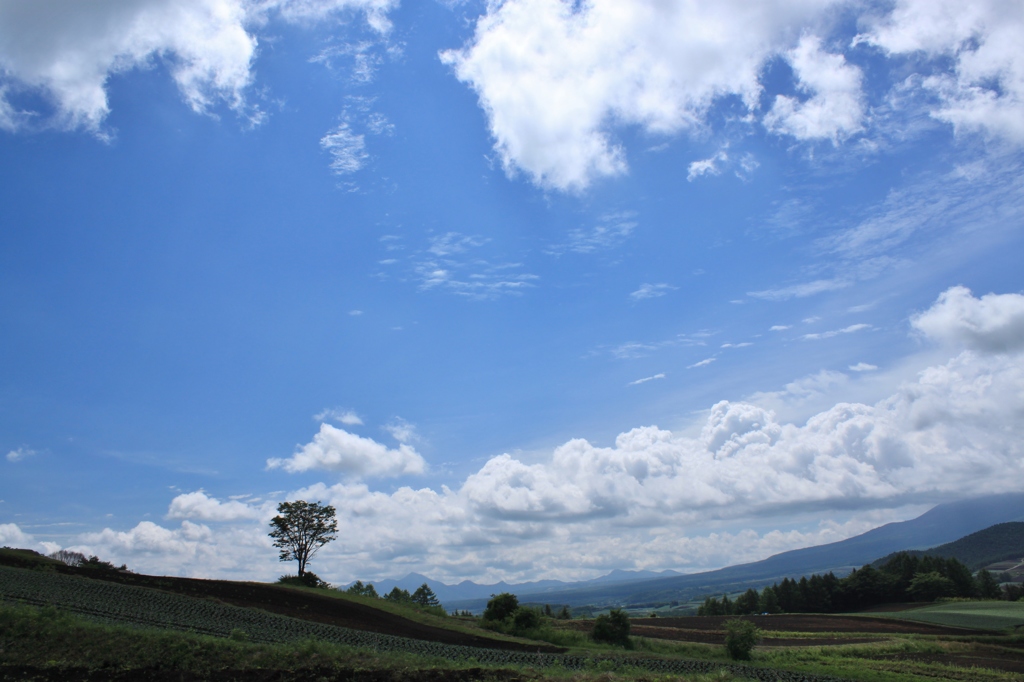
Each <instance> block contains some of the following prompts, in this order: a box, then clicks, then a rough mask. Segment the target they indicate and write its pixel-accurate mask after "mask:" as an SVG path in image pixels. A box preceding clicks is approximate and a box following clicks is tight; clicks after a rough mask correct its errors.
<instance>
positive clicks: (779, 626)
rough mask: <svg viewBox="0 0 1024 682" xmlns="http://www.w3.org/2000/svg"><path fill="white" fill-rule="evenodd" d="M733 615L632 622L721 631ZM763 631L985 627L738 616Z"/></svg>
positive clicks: (927, 631)
mask: <svg viewBox="0 0 1024 682" xmlns="http://www.w3.org/2000/svg"><path fill="white" fill-rule="evenodd" d="M734 617H735V616H687V617H683V618H638V619H635V620H633V621H632V623H633V626H634V627H637V626H648V627H654V628H678V629H682V630H718V631H724V629H725V621H727V620H729V619H731V618H734ZM742 618H743V619H744V620H750V621H753V622H754V624H755V625H757V627H759V628H761V629H762V630H767V631H774V632H779V631H784V632H864V633H871V634H917V635H949V636H957V635H987V634H991V633H990V632H988V631H985V630H968V629H965V628H954V627H948V626H945V625H932V624H930V623H915V622H913V621H907V620H895V619H891V618H871V617H860V616H857V617H854V616H842V615H824V614H821V615H819V614H801V613H780V614H777V615H774V616H742Z"/></svg>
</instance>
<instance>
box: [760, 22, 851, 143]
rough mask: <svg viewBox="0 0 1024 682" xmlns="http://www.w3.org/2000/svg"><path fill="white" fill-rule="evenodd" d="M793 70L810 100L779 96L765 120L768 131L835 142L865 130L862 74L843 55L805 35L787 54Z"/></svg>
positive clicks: (798, 84)
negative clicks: (828, 49)
mask: <svg viewBox="0 0 1024 682" xmlns="http://www.w3.org/2000/svg"><path fill="white" fill-rule="evenodd" d="M786 59H787V60H788V61H789V63H790V65H791V66H792V67H793V72H794V74H795V75H796V79H797V88H798V89H799V90H800V91H801V92H803V93H806V94H808V95H810V98H809V99H807V100H806V101H800V100H799V99H797V98H794V97H788V96H786V95H778V96H776V98H775V103H774V104H773V105H772V108H771V111H769V112H768V113H767V114H766V115H765V117H764V125H765V127H766V128H768V130H770V131H772V132H775V133H780V134H785V135H792V136H793V137H795V138H796V139H798V140H816V139H822V138H828V139H831V140H832V142H833V143H838V141H839V140H841V139H843V138H845V137H848V136H850V135H852V134H853V133H856V132H859V131H860V130H862V128H863V126H862V125H861V121H862V120H863V118H864V104H863V102H862V101H861V100H862V94H861V80H862V74H861V71H860V69H858V68H857V67H855V66H850V65H849V64H847V63H846V59H845V58H844V57H843V55H841V54H830V53H828V52H825V51H824V50H822V47H821V39H820V38H818V37H817V36H813V35H805V36H803V37H802V38H801V39H800V43H799V44H798V45H797V46H796V47H795V48H794V49H792V50H790V51H789V52H787V53H786Z"/></svg>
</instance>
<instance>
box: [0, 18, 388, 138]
mask: <svg viewBox="0 0 1024 682" xmlns="http://www.w3.org/2000/svg"><path fill="white" fill-rule="evenodd" d="M394 5H397V0H395V1H391V2H384V1H382V0H325V1H318V2H314V1H312V0H101V1H98V2H65V1H64V0H34V1H33V2H21V1H20V0H2V1H0V70H2V72H3V81H4V82H3V83H2V85H3V88H2V89H0V97H2V105H0V125H2V126H3V127H5V128H7V129H8V130H11V129H16V128H18V127H19V126H20V125H22V124H23V123H25V122H26V121H32V120H37V119H38V115H37V114H38V112H26V111H21V110H19V109H17V108H15V107H14V106H13V105H12V103H11V97H12V96H17V95H19V94H21V93H24V92H29V93H39V94H42V95H43V96H45V97H46V98H48V99H49V100H51V101H52V103H53V105H54V107H55V115H54V117H53V120H52V123H53V124H55V125H57V126H59V127H62V128H65V129H75V128H81V129H85V130H89V131H92V132H95V133H98V134H102V132H101V131H102V123H103V121H104V119H105V118H106V117H107V115H108V114H109V113H110V104H109V100H108V96H107V87H108V83H109V80H110V77H111V76H112V75H115V74H118V73H122V72H125V71H130V70H132V69H136V68H148V67H150V66H151V65H152V64H153V63H154V62H155V61H156V60H162V61H163V63H165V64H166V65H167V67H168V69H169V70H170V73H171V76H172V78H173V79H174V81H175V83H176V85H177V86H178V90H179V91H180V92H181V95H182V97H183V98H184V99H185V101H186V102H187V103H188V105H189V106H190V107H191V108H192V109H193V110H195V111H196V112H200V113H202V112H208V111H210V110H211V109H213V108H214V107H215V106H216V105H217V104H224V105H226V106H227V107H229V108H230V109H233V110H235V111H236V112H238V113H240V114H242V115H245V116H247V117H249V118H250V119H251V120H253V121H256V120H258V119H259V117H260V114H259V112H258V110H256V109H255V108H253V107H252V106H251V105H250V104H249V103H247V101H246V91H247V89H248V88H249V86H250V85H251V84H252V82H253V69H252V65H253V61H254V59H255V56H256V46H257V39H256V37H255V35H254V34H253V32H252V29H253V28H254V27H255V26H258V25H260V24H262V23H263V22H265V21H266V20H267V19H268V18H269V17H271V16H274V15H278V16H280V17H282V18H283V19H284V20H286V21H300V20H301V21H314V20H320V19H324V18H326V17H327V16H329V15H331V14H333V13H337V12H341V11H359V12H363V13H364V14H365V15H366V17H367V19H368V21H369V23H370V24H371V26H373V27H374V28H375V29H376V30H378V31H386V29H387V28H388V25H387V19H386V13H387V11H388V10H390V9H391V8H392V7H393V6H394Z"/></svg>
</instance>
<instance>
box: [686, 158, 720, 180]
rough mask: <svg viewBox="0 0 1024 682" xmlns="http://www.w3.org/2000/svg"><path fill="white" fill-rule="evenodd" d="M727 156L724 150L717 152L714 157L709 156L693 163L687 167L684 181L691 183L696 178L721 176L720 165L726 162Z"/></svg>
mask: <svg viewBox="0 0 1024 682" xmlns="http://www.w3.org/2000/svg"><path fill="white" fill-rule="evenodd" d="M728 160H729V155H728V153H726V152H725V151H724V150H723V151H720V152H718V153H717V154H715V155H714V156H710V157H708V158H706V159H700V160H698V161H693V162H691V163H690V165H689V166H687V173H686V180H687V182H693V181H694V180H696V179H697V178H699V177H701V176H704V175H721V174H722V169H721V167H720V164H721V163H723V162H725V161H728Z"/></svg>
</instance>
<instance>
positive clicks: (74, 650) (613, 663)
mask: <svg viewBox="0 0 1024 682" xmlns="http://www.w3.org/2000/svg"><path fill="white" fill-rule="evenodd" d="M633 663H635V661H617V660H616V659H593V660H592V661H590V662H589V663H588V665H586V666H584V667H582V668H579V667H577V668H574V669H567V668H564V667H559V666H549V667H544V668H536V667H534V666H531V665H529V664H523V663H521V662H520V663H515V662H511V663H506V662H498V663H495V662H487V661H480V660H477V659H473V658H468V659H464V660H450V659H446V658H442V657H436V656H429V655H418V654H412V653H407V652H396V651H389V652H378V651H373V650H369V649H365V648H359V647H351V646H346V645H342V644H336V643H331V642H325V641H318V640H315V639H307V640H301V641H295V642H287V643H253V642H247V641H244V639H243V638H237V639H233V638H231V637H226V638H225V637H211V636H208V635H201V634H197V633H192V632H178V631H173V630H163V629H155V628H139V627H127V626H120V625H110V624H102V623H95V622H91V621H88V620H86V619H83V618H81V617H79V616H76V615H73V614H69V613H66V612H62V611H60V610H59V609H56V608H53V607H44V608H35V607H31V606H10V605H2V604H0V677H2V674H3V669H2V667H3V666H11V665H22V666H34V667H37V668H43V669H46V668H56V669H60V668H87V669H91V670H115V669H116V670H121V671H125V670H140V669H159V670H163V671H169V670H173V671H181V672H189V673H193V674H200V675H201V674H203V673H210V672H216V671H221V670H262V671H271V670H284V671H290V672H293V673H297V675H296V676H295V677H294V678H293V679H303V678H302V675H301V672H302V671H303V670H317V671H318V672H322V671H323V670H335V671H341V670H371V671H393V673H394V679H401V678H402V677H403V673H406V672H408V671H412V670H433V671H470V672H472V675H471V676H470V677H469V678H468V679H472V680H489V679H494V680H508V679H509V676H508V674H499V673H501V672H502V671H505V672H506V673H507V672H508V671H513V672H516V673H519V674H520V675H521V678H520V679H523V680H533V681H538V680H554V681H558V680H571V681H572V682H610V680H612V679H622V680H633V679H637V680H638V682H640V680H643V681H644V682H651V681H652V680H653V681H654V682H657V681H659V680H664V681H665V682H667V681H668V680H669V679H672V680H685V681H688V682H733V681H735V682H740V681H741V680H743V679H745V678H744V677H742V676H739V675H737V674H735V673H730V672H728V671H713V672H709V673H686V672H682V673H680V672H673V673H672V674H671V677H669V676H667V675H664V674H662V675H657V674H655V675H652V674H651V671H650V670H647V669H644V668H642V667H637V666H636V665H633ZM610 673H614V674H610ZM274 679H278V678H277V677H275V678H274ZM446 679H456V680H460V679H461V680H465V679H467V678H466V676H465V675H463V676H458V675H455V676H451V677H448V678H446Z"/></svg>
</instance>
